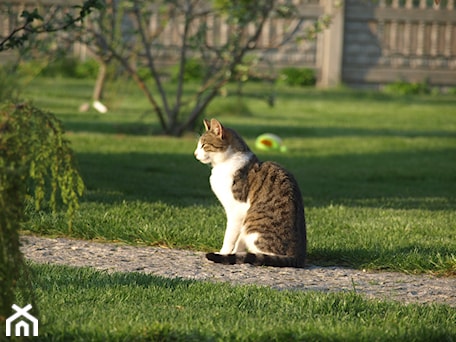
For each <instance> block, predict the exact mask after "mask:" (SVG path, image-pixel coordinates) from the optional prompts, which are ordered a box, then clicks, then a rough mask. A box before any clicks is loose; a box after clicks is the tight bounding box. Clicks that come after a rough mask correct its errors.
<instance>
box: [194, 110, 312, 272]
mask: <svg viewBox="0 0 456 342" xmlns="http://www.w3.org/2000/svg"><path fill="white" fill-rule="evenodd" d="M204 124H205V127H206V132H205V133H204V134H203V135H202V136H201V138H200V139H199V142H198V147H197V149H196V150H195V156H196V158H197V159H198V160H199V161H201V162H202V163H205V164H211V166H212V173H211V177H210V184H211V188H212V190H213V191H214V193H215V195H216V196H217V198H218V199H219V201H220V202H221V203H222V205H223V207H224V209H225V212H226V215H227V227H226V230H225V237H224V241H223V245H222V248H221V250H220V252H219V253H208V254H207V255H206V257H207V258H208V259H209V260H211V261H214V262H217V263H222V264H238V263H249V264H253V265H265V266H278V267H285V266H292V267H303V266H304V264H305V257H306V224H305V217H304V208H303V202H302V195H301V192H300V190H299V187H298V184H297V182H296V180H295V178H294V177H293V175H292V174H291V173H290V172H288V171H287V170H285V169H284V168H283V167H281V166H280V165H278V164H276V163H273V162H261V161H260V160H258V158H257V157H256V156H255V155H254V154H253V153H252V151H251V150H250V149H249V147H248V146H247V144H246V143H245V142H244V140H243V139H242V138H241V137H240V136H239V135H238V134H237V133H236V132H235V131H234V130H232V129H229V128H225V127H223V126H222V125H221V124H220V123H219V122H218V121H217V120H215V119H212V120H211V121H210V122H209V121H207V120H205V121H204Z"/></svg>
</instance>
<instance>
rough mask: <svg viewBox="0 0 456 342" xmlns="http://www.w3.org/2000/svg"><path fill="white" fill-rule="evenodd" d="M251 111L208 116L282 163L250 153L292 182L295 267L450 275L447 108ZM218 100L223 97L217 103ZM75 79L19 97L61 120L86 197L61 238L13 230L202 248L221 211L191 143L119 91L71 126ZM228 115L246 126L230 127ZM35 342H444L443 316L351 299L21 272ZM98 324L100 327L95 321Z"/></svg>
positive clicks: (35, 216) (57, 270)
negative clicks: (299, 246)
mask: <svg viewBox="0 0 456 342" xmlns="http://www.w3.org/2000/svg"><path fill="white" fill-rule="evenodd" d="M261 92H262V86H261V85H259V84H257V85H250V86H247V87H246V88H245V94H246V95H255V96H252V97H244V98H241V99H239V98H237V97H233V98H231V97H230V96H228V97H226V98H220V99H218V100H217V101H216V102H214V103H213V105H212V106H211V107H210V108H208V110H207V116H208V117H217V118H219V119H220V120H221V121H222V122H223V123H225V124H226V125H228V126H232V127H233V128H235V129H237V130H238V131H239V132H240V133H241V134H242V135H243V136H244V137H246V139H247V141H248V143H249V144H250V145H251V146H253V145H254V140H255V138H256V136H257V135H259V134H261V133H264V132H272V133H276V134H278V135H279V136H281V137H282V138H283V139H284V143H285V144H286V146H287V148H288V152H287V153H279V152H277V153H269V154H267V153H258V155H259V156H260V157H261V158H262V159H271V160H276V161H278V162H280V163H282V164H283V165H284V166H286V167H287V168H289V169H290V170H291V171H293V173H294V174H295V175H296V178H297V180H298V182H299V184H300V186H301V188H302V191H303V195H304V200H305V205H306V214H307V220H308V241H309V262H311V263H313V264H320V265H344V266H350V267H356V268H367V269H372V270H384V269H386V270H398V271H402V272H411V273H434V274H439V275H443V276H454V274H455V269H456V255H455V250H456V242H455V241H456V239H455V226H454V222H456V214H455V208H456V196H455V194H456V182H455V180H456V174H455V173H454V170H455V169H456V158H454V156H455V152H456V139H455V138H456V116H455V114H456V98H455V97H454V96H437V97H432V96H421V97H397V96H394V95H382V94H378V93H369V92H354V91H349V90H338V91H332V92H322V91H317V90H313V89H305V90H303V89H296V88H286V87H280V88H278V95H277V102H276V105H275V107H273V108H271V107H269V106H268V104H267V103H266V101H264V100H263V99H261V96H258V94H261ZM228 93H229V89H228ZM90 95H91V84H90V82H89V81H87V80H70V79H59V80H56V79H45V78H39V79H37V80H35V81H34V82H33V83H31V84H30V85H29V86H28V87H27V88H26V89H24V90H23V96H24V97H27V98H32V99H33V100H34V103H35V105H37V106H39V107H40V108H43V109H46V110H50V111H52V112H54V113H56V114H57V115H58V117H59V118H60V119H61V120H62V121H63V123H64V125H65V127H66V129H67V134H68V138H69V139H70V140H71V142H72V147H73V149H74V150H75V153H76V157H77V159H78V162H79V167H80V171H81V174H82V177H83V178H84V182H85V184H86V186H87V189H86V191H85V195H84V197H83V198H82V202H81V205H80V210H79V212H78V213H77V215H76V218H75V219H74V223H73V228H72V230H71V232H70V231H69V230H68V227H67V224H66V221H65V219H64V213H63V212H62V213H61V214H57V215H53V214H51V213H48V212H46V211H40V212H35V211H34V210H32V208H30V210H29V216H30V219H29V221H28V222H27V223H26V224H25V225H24V227H23V232H25V233H33V234H41V235H54V236H55V235H57V236H71V237H75V238H84V239H97V240H101V241H117V242H123V243H129V244H142V245H165V246H169V247H176V248H188V249H195V250H204V251H208V250H216V249H218V248H220V244H221V241H222V237H223V232H224V224H225V222H224V213H223V209H222V207H221V206H220V205H219V204H218V203H217V201H216V199H215V197H214V195H213V194H212V193H211V190H210V188H209V184H208V179H207V178H208V176H209V173H210V170H209V168H207V167H205V166H204V165H201V164H200V163H198V162H197V161H196V160H195V159H194V157H193V151H194V148H195V144H196V141H197V137H196V135H195V134H191V133H190V134H187V135H186V136H184V137H183V138H180V139H177V138H170V137H165V136H161V135H157V134H156V132H157V131H159V129H158V127H159V126H158V123H157V122H156V121H155V120H154V117H153V115H149V114H148V112H147V103H146V102H145V100H144V99H143V98H142V97H141V94H139V93H137V92H136V90H135V89H134V87H133V86H132V85H131V84H129V83H128V82H124V83H122V84H120V83H117V84H111V85H110V87H109V89H108V91H107V93H106V96H107V97H106V104H107V105H108V106H109V108H110V111H109V112H108V113H107V114H98V113H96V112H95V111H89V112H87V113H78V112H77V108H78V106H79V105H80V104H81V103H83V102H85V101H86V100H87V99H88V98H90ZM233 101H242V102H243V106H239V107H238V108H248V109H249V115H242V114H243V113H232V114H230V112H229V111H228V112H227V111H226V108H234V107H233V106H232V103H233ZM31 272H32V274H33V279H34V287H35V293H36V295H37V302H38V304H39V309H40V337H39V339H41V340H43V341H61V340H94V341H98V340H110V341H111V340H112V341H125V340H129V341H130V340H135V339H136V340H255V341H258V340H265V341H266V340H267V341H274V340H319V341H321V340H323V341H324V340H328V341H329V340H344V341H345V340H348V341H349V340H357V341H359V340H369V341H375V340H378V341H380V340H390V341H394V340H397V341H402V340H416V341H419V340H422V341H442V340H443V341H445V340H447V341H452V340H454V339H455V336H456V331H455V326H454V321H455V318H456V312H455V309H454V308H450V307H448V306H445V305H403V304H399V303H392V302H385V301H374V300H366V299H364V298H363V297H361V296H359V295H357V294H356V289H354V291H353V292H350V293H339V294H324V293H317V292H304V293H303V292H292V291H281V292H279V291H275V290H272V289H268V288H259V287H255V286H239V287H233V286H230V285H228V284H210V283H204V282H192V281H182V280H178V279H175V280H170V279H163V278H158V277H154V276H149V275H142V274H135V273H133V274H108V273H105V272H97V271H94V270H90V269H76V268H68V267H58V266H51V265H31ZM100 317H103V318H102V319H100Z"/></svg>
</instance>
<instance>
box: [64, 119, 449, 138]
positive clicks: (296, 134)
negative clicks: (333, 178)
mask: <svg viewBox="0 0 456 342" xmlns="http://www.w3.org/2000/svg"><path fill="white" fill-rule="evenodd" d="M230 127H232V128H233V129H235V130H236V131H238V132H240V133H241V135H242V136H243V137H244V138H246V139H255V138H256V137H257V136H258V135H260V134H263V133H266V132H268V133H275V134H277V135H279V136H281V137H282V138H284V139H286V138H288V139H291V138H336V137H404V138H433V137H439V138H456V133H454V132H450V131H443V130H442V131H439V130H433V131H426V130H409V129H407V130H405V129H404V130H401V129H362V128H341V127H339V126H334V127H331V126H327V127H315V128H314V127H310V126H309V127H291V126H277V127H271V126H270V125H258V124H255V125H251V126H246V125H236V124H234V125H233V124H231V125H230ZM65 129H66V130H67V131H68V132H75V133H77V132H87V133H101V134H119V135H127V136H128V135H130V136H151V135H157V134H161V133H162V131H161V129H160V127H159V126H158V125H156V124H154V125H152V124H145V123H141V122H116V123H113V122H101V121H98V120H92V121H89V120H87V121H76V120H67V121H65ZM271 131H273V132H271ZM198 132H199V130H198ZM195 135H197V133H196V132H195Z"/></svg>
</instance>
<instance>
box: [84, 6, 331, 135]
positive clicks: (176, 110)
mask: <svg viewBox="0 0 456 342" xmlns="http://www.w3.org/2000/svg"><path fill="white" fill-rule="evenodd" d="M154 14H159V15H158V22H156V23H155V24H154V25H152V23H151V17H152V16H153V15H154ZM208 17H213V18H224V20H225V22H226V26H227V32H228V34H227V37H226V39H225V40H224V41H214V39H212V38H211V37H212V35H211V30H212V28H211V27H209V25H208V24H207V22H208V21H207V18H208ZM273 18H275V19H282V20H284V21H286V22H287V23H288V25H285V26H287V29H286V30H285V32H284V34H283V35H281V36H280V37H277V40H276V41H275V42H273V43H272V45H271V46H270V47H269V48H278V47H280V46H282V45H283V44H285V43H287V42H290V41H291V40H292V39H294V38H296V39H298V38H299V37H308V36H311V35H315V33H316V32H318V31H319V30H322V29H323V28H324V25H326V24H327V23H328V18H322V19H321V20H319V21H317V23H315V25H314V26H312V27H311V28H310V29H307V30H304V31H302V23H303V22H304V19H302V16H300V15H299V14H298V10H297V8H296V7H295V6H293V4H292V1H291V0H282V1H278V0H259V1H250V0H213V1H207V0H161V1H142V0H141V1H140V0H128V1H118V0H106V6H105V8H104V10H103V11H100V12H97V13H94V15H92V16H91V17H90V22H88V23H86V25H84V26H81V30H80V31H79V34H78V37H77V39H79V40H80V41H83V42H85V43H86V44H87V46H88V47H89V48H90V49H92V50H93V52H94V53H95V54H96V55H97V56H98V57H99V59H101V60H102V61H111V60H116V61H118V62H119V63H120V64H121V65H122V67H123V69H124V70H126V72H127V73H128V74H129V76H130V77H131V78H132V79H133V80H134V81H135V82H136V83H137V85H138V86H139V88H140V89H141V90H142V91H143V92H144V94H145V96H146V97H147V99H148V101H149V103H150V104H151V106H152V108H153V111H154V112H155V114H156V115H157V118H158V120H159V122H160V125H161V127H162V129H163V131H164V132H165V133H166V134H169V135H175V136H180V135H181V134H183V132H184V131H185V130H187V129H189V128H192V127H193V126H194V124H195V122H196V121H197V120H198V118H199V116H200V115H202V114H203V112H204V110H205V109H206V108H207V106H208V104H209V103H210V102H211V101H212V100H213V99H214V98H215V97H216V96H217V94H218V93H219V92H220V90H221V89H222V88H223V87H224V85H225V84H226V83H227V82H228V81H230V80H231V79H232V78H233V75H235V74H237V73H239V72H244V74H245V75H246V74H247V73H246V71H245V70H246V69H248V66H249V64H248V63H246V56H247V55H248V54H249V53H250V52H252V51H254V50H256V49H257V48H258V41H259V38H260V36H261V34H262V32H263V28H264V27H265V24H266V22H267V21H268V20H271V19H273ZM291 19H294V20H291ZM169 32H174V34H177V35H178V42H177V43H176V46H174V48H175V56H173V57H174V58H173V59H175V60H176V61H177V62H176V64H177V69H178V71H177V73H176V77H175V82H174V83H173V84H172V85H171V86H172V87H173V88H174V89H173V91H169V90H170V86H169V85H167V84H166V83H167V78H169V77H168V75H166V74H164V73H163V72H162V70H161V69H160V62H161V61H163V54H164V53H165V52H166V50H165V48H164V45H166V44H165V42H166V39H167V36H166V35H167V34H169ZM299 35H300V36H299ZM195 58H198V59H200V60H201V62H202V64H203V65H204V70H203V71H204V72H203V75H202V77H201V82H200V85H199V86H198V87H197V89H192V88H195V85H194V84H191V85H190V86H189V87H187V88H185V86H186V82H185V80H186V70H187V69H188V67H189V62H190V61H192V60H194V59H195ZM138 66H139V67H138ZM144 70H146V73H144ZM244 77H245V76H244ZM149 79H151V80H152V81H151V82H149ZM189 93H191V94H192V95H191V96H189V95H185V94H189Z"/></svg>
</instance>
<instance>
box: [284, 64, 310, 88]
mask: <svg viewBox="0 0 456 342" xmlns="http://www.w3.org/2000/svg"><path fill="white" fill-rule="evenodd" d="M279 78H280V80H281V81H283V82H284V83H285V84H287V85H289V86H301V87H303V86H314V85H315V83H316V82H317V78H316V76H315V71H314V70H313V69H309V68H294V67H289V68H284V69H282V70H281V71H280V77H279Z"/></svg>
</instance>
